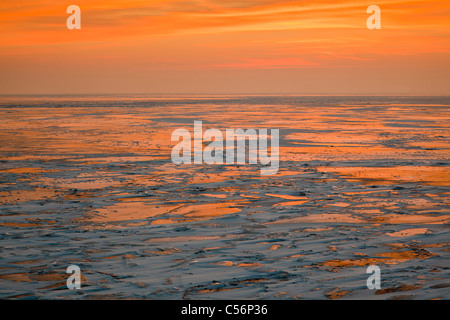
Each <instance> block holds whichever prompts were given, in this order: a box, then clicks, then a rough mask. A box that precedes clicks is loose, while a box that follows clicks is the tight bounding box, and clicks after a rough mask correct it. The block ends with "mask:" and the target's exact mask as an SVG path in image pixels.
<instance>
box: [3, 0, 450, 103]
mask: <svg viewBox="0 0 450 320" xmlns="http://www.w3.org/2000/svg"><path fill="white" fill-rule="evenodd" d="M71 4H76V5H78V6H80V8H81V26H82V28H81V30H68V29H67V28H66V19H67V17H68V16H69V14H66V9H67V7H68V6H69V5H71ZM371 4H376V5H378V6H379V7H380V8H381V19H382V20H381V21H382V22H381V26H382V29H381V30H368V29H367V28H366V20H367V18H368V17H369V14H367V13H366V9H367V7H368V6H369V5H371ZM0 70H1V72H0V94H34V93H38V94H44V93H50V94H51V93H56V94H59V93H69V94H77V93H221V94H232V93H244V94H245V93H249V94H277V93H292V94H373V93H374V94H389V93H398V94H450V90H449V88H450V76H449V75H450V1H448V0H445V1H433V0H431V1H430V0H428V1H383V0H373V1H324V0H317V1H309V0H305V1H275V0H255V1H239V0H188V1H181V0H164V1H159V0H109V1H105V0H89V1H88V0H77V1H74V2H64V1H50V0H34V1H25V0H16V1H2V2H1V3H0Z"/></svg>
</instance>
